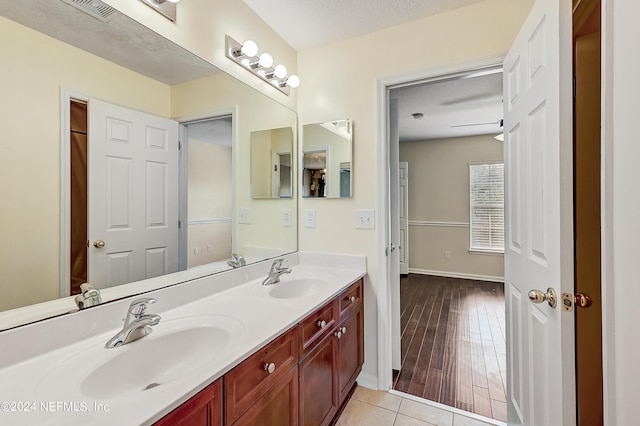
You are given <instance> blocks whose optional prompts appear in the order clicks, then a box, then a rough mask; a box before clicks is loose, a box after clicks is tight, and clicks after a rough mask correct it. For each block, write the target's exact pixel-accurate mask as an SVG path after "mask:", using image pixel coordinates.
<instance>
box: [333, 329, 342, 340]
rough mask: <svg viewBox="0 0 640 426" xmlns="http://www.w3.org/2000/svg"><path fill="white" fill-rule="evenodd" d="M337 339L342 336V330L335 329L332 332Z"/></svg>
mask: <svg viewBox="0 0 640 426" xmlns="http://www.w3.org/2000/svg"><path fill="white" fill-rule="evenodd" d="M333 334H334V335H335V336H336V337H337V338H338V339H339V338H341V337H342V331H336V332H335V333H333Z"/></svg>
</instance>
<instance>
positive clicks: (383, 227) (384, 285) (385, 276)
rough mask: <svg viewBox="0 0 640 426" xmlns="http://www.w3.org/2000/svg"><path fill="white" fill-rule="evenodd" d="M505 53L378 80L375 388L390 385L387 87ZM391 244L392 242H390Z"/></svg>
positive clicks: (485, 62)
mask: <svg viewBox="0 0 640 426" xmlns="http://www.w3.org/2000/svg"><path fill="white" fill-rule="evenodd" d="M505 56H506V52H505V53H501V54H498V55H491V56H486V57H483V58H478V59H474V60H471V61H466V62H461V63H458V64H453V65H448V66H443V67H435V68H429V69H425V70H422V71H419V72H412V73H404V74H398V75H394V76H390V77H384V78H382V79H379V80H378V153H379V155H378V167H377V169H378V171H379V172H380V173H378V188H379V194H378V195H379V196H378V211H379V212H380V226H379V227H378V259H379V262H378V272H377V275H376V279H377V282H378V286H377V289H376V293H377V303H378V309H377V312H378V324H377V331H378V333H377V334H378V389H380V390H385V391H386V390H389V389H391V386H392V384H393V382H392V359H393V357H392V328H391V327H392V323H393V321H392V310H391V306H392V301H391V294H392V292H391V288H390V285H389V283H390V272H391V268H390V265H389V260H390V257H387V255H386V251H387V248H389V247H390V245H391V243H392V242H391V241H389V235H390V232H389V230H390V226H391V224H390V219H391V218H390V212H389V196H390V188H389V179H390V176H389V118H388V117H389V111H388V108H389V96H388V90H389V88H390V87H392V86H393V87H399V86H402V85H412V84H415V83H416V82H417V81H425V80H434V81H436V80H439V79H441V78H443V77H449V76H451V75H452V74H458V73H463V72H469V71H472V70H480V69H482V68H488V67H495V66H498V65H500V66H501V65H502V62H503V60H504V58H505ZM394 244H395V242H394Z"/></svg>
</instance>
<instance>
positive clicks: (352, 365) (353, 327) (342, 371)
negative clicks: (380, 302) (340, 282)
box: [337, 307, 364, 404]
mask: <svg viewBox="0 0 640 426" xmlns="http://www.w3.org/2000/svg"><path fill="white" fill-rule="evenodd" d="M363 328H364V323H363V317H362V307H360V308H359V309H357V310H356V311H354V312H353V313H352V314H351V315H349V316H348V317H347V318H345V319H344V320H343V321H342V322H341V323H340V325H339V326H338V331H339V332H340V338H339V339H338V362H337V368H338V389H339V392H340V399H339V401H340V404H342V402H343V401H344V399H345V398H346V397H347V395H348V394H349V391H350V390H351V387H352V386H353V384H354V383H355V382H356V378H357V377H358V374H360V371H362V363H363V361H364V348H363V343H364V338H363Z"/></svg>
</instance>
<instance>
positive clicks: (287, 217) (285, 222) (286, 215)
mask: <svg viewBox="0 0 640 426" xmlns="http://www.w3.org/2000/svg"><path fill="white" fill-rule="evenodd" d="M292 222H293V221H292V219H291V209H282V226H293V223H292Z"/></svg>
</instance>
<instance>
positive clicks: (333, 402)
mask: <svg viewBox="0 0 640 426" xmlns="http://www.w3.org/2000/svg"><path fill="white" fill-rule="evenodd" d="M334 330H335V329H334ZM337 352H338V338H337V337H336V336H334V334H333V333H332V334H330V335H328V336H327V337H326V338H325V339H324V340H323V341H322V342H321V343H320V344H318V346H316V347H315V348H314V349H313V351H311V352H310V353H309V355H307V357H306V358H305V359H304V360H303V361H301V362H300V364H299V369H300V370H299V375H300V379H299V381H300V388H299V398H300V401H299V406H300V424H301V425H305V426H321V425H327V424H329V423H330V422H331V420H332V419H333V416H334V415H335V413H336V412H337V410H338V375H337V366H336V361H337V355H338V354H337Z"/></svg>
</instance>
